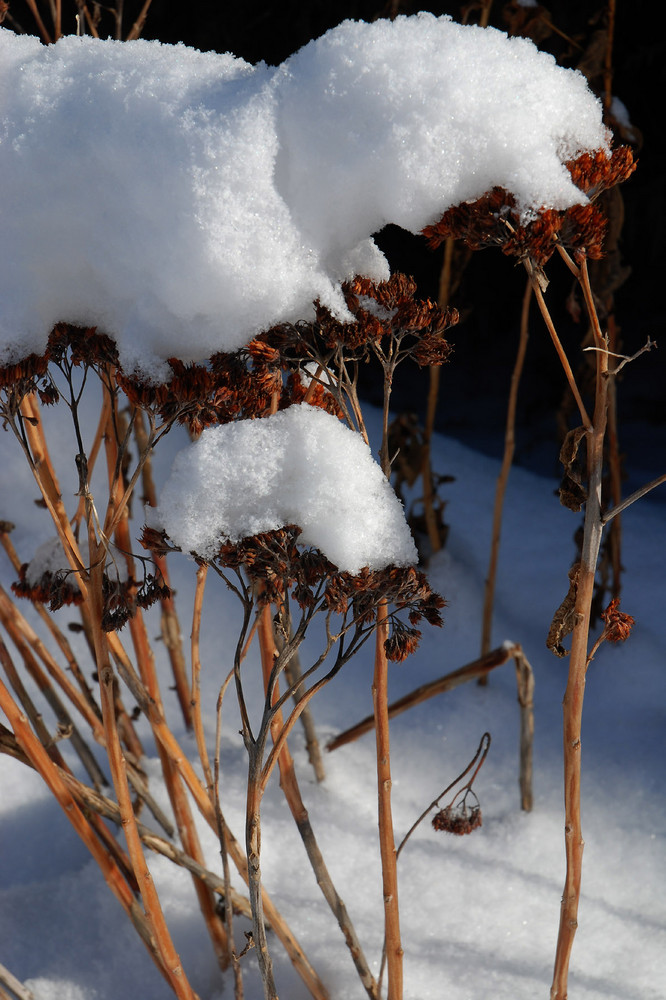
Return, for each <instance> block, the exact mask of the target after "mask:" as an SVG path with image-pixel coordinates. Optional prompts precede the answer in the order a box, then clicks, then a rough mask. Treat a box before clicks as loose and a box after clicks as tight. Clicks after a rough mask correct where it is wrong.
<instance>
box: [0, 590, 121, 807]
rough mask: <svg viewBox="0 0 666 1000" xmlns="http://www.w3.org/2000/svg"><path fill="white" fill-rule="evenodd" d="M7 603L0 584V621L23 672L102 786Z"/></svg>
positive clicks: (96, 767) (89, 755) (96, 766)
mask: <svg viewBox="0 0 666 1000" xmlns="http://www.w3.org/2000/svg"><path fill="white" fill-rule="evenodd" d="M7 602H8V598H7V595H6V594H5V592H4V591H3V589H2V587H0V620H2V622H3V624H4V626H5V628H6V630H7V634H8V635H9V636H10V638H11V640H12V642H13V643H14V645H15V646H16V649H17V650H18V652H19V654H20V656H21V659H22V660H23V664H24V666H25V668H26V672H27V673H28V674H29V675H30V677H31V678H32V679H33V681H34V682H35V684H36V685H37V688H38V690H39V691H40V693H41V694H42V696H43V697H44V699H45V701H46V702H47V703H48V705H49V706H50V708H51V710H52V711H53V713H54V715H55V717H56V719H57V720H58V726H59V728H60V731H61V732H63V733H66V734H67V737H68V739H69V740H70V742H71V744H72V747H73V749H74V750H75V752H76V753H77V755H78V757H79V760H80V761H81V763H82V764H83V766H84V768H85V769H86V771H87V772H88V774H89V776H90V778H91V780H92V782H93V784H95V785H96V786H97V787H101V786H102V785H104V784H106V778H105V777H104V774H103V772H102V770H101V769H100V766H99V764H98V763H97V761H96V759H95V757H94V756H93V754H92V751H91V750H90V748H89V746H88V744H87V743H86V742H85V740H84V739H83V737H82V736H81V733H80V732H79V729H78V728H77V726H76V725H75V724H74V721H73V719H72V717H71V715H70V713H69V711H68V709H67V708H66V706H65V704H64V703H63V701H62V699H61V698H60V696H59V695H58V693H57V691H56V690H55V689H54V688H53V686H52V685H51V682H50V681H49V678H48V676H47V675H46V673H45V672H44V671H43V670H42V668H41V667H40V665H39V663H38V662H37V659H36V657H35V656H34V654H33V652H32V650H31V649H30V646H29V645H28V643H27V642H26V641H25V639H24V637H23V634H22V633H21V631H20V630H19V629H18V628H17V627H16V624H15V620H14V617H13V616H12V615H9V616H8V615H7V614H6V611H7V608H6V604H7ZM8 603H9V605H10V607H11V606H12V605H11V601H9V602H8ZM73 690H74V694H78V692H76V690H75V689H73ZM95 722H97V720H95Z"/></svg>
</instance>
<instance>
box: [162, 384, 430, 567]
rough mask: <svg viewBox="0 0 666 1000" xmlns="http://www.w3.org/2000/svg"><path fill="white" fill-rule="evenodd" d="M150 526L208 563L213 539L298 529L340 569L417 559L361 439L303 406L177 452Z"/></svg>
mask: <svg viewBox="0 0 666 1000" xmlns="http://www.w3.org/2000/svg"><path fill="white" fill-rule="evenodd" d="M146 513H147V516H148V517H149V519H150V525H151V527H155V528H159V529H164V531H166V533H167V535H168V536H169V538H170V539H171V540H172V541H173V542H174V543H175V544H176V545H178V546H179V547H180V548H182V549H183V550H185V551H187V552H196V553H197V554H198V555H200V556H204V557H206V558H212V557H213V556H214V555H215V552H216V551H217V549H218V547H219V545H220V543H221V542H222V541H224V540H226V539H229V540H230V541H231V542H238V541H240V539H241V538H245V537H247V536H250V535H255V534H259V533H261V532H265V531H274V530H276V529H278V528H281V527H284V526H285V525H287V524H297V525H298V526H299V527H300V528H301V529H302V534H301V536H300V538H299V541H300V542H302V543H303V544H305V545H313V546H315V547H316V548H318V549H319V550H320V551H321V552H323V553H324V555H325V556H326V557H327V558H328V559H330V561H331V562H332V563H334V564H335V565H336V566H337V567H338V569H340V570H342V571H344V572H348V573H358V572H359V571H360V570H361V569H362V568H363V567H365V566H367V567H369V568H370V569H384V568H385V567H386V566H389V565H397V566H410V565H413V564H415V563H416V562H417V559H418V556H417V552H416V548H415V546H414V542H413V540H412V537H411V534H410V531H409V528H408V526H407V522H406V521H405V517H404V511H403V508H402V505H401V503H400V501H399V500H398V499H397V497H396V495H395V493H394V492H393V489H392V488H391V485H390V483H389V482H388V480H387V479H386V477H385V476H384V475H383V473H382V471H381V469H380V467H379V465H378V464H377V462H375V460H374V459H373V457H372V455H371V452H370V449H369V448H368V446H367V445H366V444H365V442H364V441H363V440H362V438H361V436H360V435H359V434H357V433H355V432H354V431H351V430H350V429H349V428H348V427H346V426H345V425H344V424H342V423H341V422H340V421H339V420H338V419H337V417H334V416H331V414H329V413H326V412H324V411H323V410H320V409H318V408H317V407H314V406H309V405H308V404H306V403H302V404H298V405H295V406H290V407H289V408H288V409H286V410H282V411H280V412H279V413H276V414H274V415H273V416H270V417H265V418H262V419H259V420H240V421H237V422H235V423H231V424H224V425H222V426H219V427H211V428H208V429H207V430H205V431H204V432H203V434H202V435H201V437H200V438H199V440H198V441H197V442H196V443H195V444H192V445H189V446H188V447H187V448H185V449H184V450H182V451H181V452H179V453H178V455H176V458H175V461H174V463H173V468H172V471H171V476H170V478H169V480H168V481H167V483H166V485H165V487H164V489H163V491H162V494H161V497H160V501H159V505H158V507H157V508H155V509H150V508H147V510H146Z"/></svg>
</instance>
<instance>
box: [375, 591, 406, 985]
mask: <svg viewBox="0 0 666 1000" xmlns="http://www.w3.org/2000/svg"><path fill="white" fill-rule="evenodd" d="M387 638H388V611H387V607H386V602H385V601H382V602H381V603H380V605H379V607H378V609H377V631H376V641H375V672H374V678H373V682H372V705H373V710H374V717H375V734H376V744H377V791H378V811H379V852H380V856H381V862H382V891H383V896H384V928H385V930H384V935H385V942H386V945H385V946H386V962H387V967H388V1000H402V959H403V948H402V942H401V939H400V914H399V909H398V869H397V859H396V849H395V837H394V835H393V815H392V811H391V754H390V744H389V718H388V661H387V659H386V650H385V648H384V643H385V642H386V640H387Z"/></svg>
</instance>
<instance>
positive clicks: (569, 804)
mask: <svg viewBox="0 0 666 1000" xmlns="http://www.w3.org/2000/svg"><path fill="white" fill-rule="evenodd" d="M579 280H580V284H581V288H582V291H583V297H584V299H585V304H586V306H587V311H588V315H589V319H590V324H591V327H592V331H593V335H594V340H595V346H596V347H599V348H601V349H600V350H598V351H597V352H596V358H597V367H596V384H595V405H594V418H593V423H592V425H591V427H590V429H589V430H588V432H587V479H588V496H587V501H586V505H585V520H584V525H583V542H582V549H581V560H580V570H579V574H578V582H577V592H576V602H575V608H574V618H575V625H574V628H573V632H572V641H571V652H570V654H569V676H568V680H567V686H566V691H565V694H564V700H563V742H564V803H565V827H564V829H565V854H566V875H565V882H564V890H563V893H562V906H561V910H560V926H559V932H558V938H557V948H556V952H555V967H554V971H553V983H552V986H551V992H550V996H551V1000H566V997H567V995H568V975H569V962H570V958H571V951H572V948H573V943H574V937H575V934H576V928H577V926H578V903H579V899H580V887H581V877H582V863H583V846H584V841H583V835H582V829H581V816H580V793H581V745H582V744H581V726H582V714H583V698H584V694H585V675H586V671H587V664H588V644H589V630H590V613H591V607H592V599H593V596H594V580H595V574H596V568H597V560H598V557H599V549H600V546H601V536H602V531H603V520H602V507H601V487H602V472H603V461H604V438H605V433H606V417H607V410H608V379H609V369H608V353H607V350H604V349H603V348H604V347H607V344H606V341H605V338H604V337H603V335H602V333H601V329H600V327H599V321H598V318H597V314H596V309H595V305H594V300H593V296H592V291H591V288H590V283H589V278H588V273H587V266H586V262H585V259H584V258H581V260H580V272H579Z"/></svg>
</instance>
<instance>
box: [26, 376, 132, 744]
mask: <svg viewBox="0 0 666 1000" xmlns="http://www.w3.org/2000/svg"><path fill="white" fill-rule="evenodd" d="M21 412H22V414H23V416H24V429H25V435H26V439H27V450H26V452H25V454H26V458H27V460H28V464H29V466H30V469H31V471H32V473H33V476H34V477H35V481H36V483H37V485H38V487H39V490H40V492H41V494H42V498H43V500H44V502H45V504H46V507H47V510H48V511H49V513H50V514H51V517H52V519H53V523H54V525H55V528H56V531H57V533H58V537H59V538H60V541H61V543H62V546H63V549H64V552H65V557H66V559H67V562H68V563H69V565H70V567H71V569H72V570H73V571H74V572H75V573H76V580H77V583H78V585H79V588H80V590H81V593H82V595H83V599H84V600H83V604H82V605H81V607H80V611H81V617H82V620H83V624H84V628H85V629H86V634H87V635H89V636H90V635H92V624H91V621H90V613H89V600H88V584H89V575H88V570H87V569H86V567H85V566H84V565H83V561H82V558H81V553H80V551H79V546H78V542H77V540H76V538H75V536H74V533H73V531H72V526H71V524H70V522H69V518H68V517H67V511H66V510H65V506H64V504H63V502H62V495H61V493H60V488H59V486H58V480H57V477H56V474H55V470H54V468H53V464H52V462H51V459H50V455H49V450H48V446H47V443H46V438H45V435H44V426H43V423H42V420H41V414H40V412H39V405H38V403H37V399H36V397H35V395H34V394H31V395H28V396H26V397H25V399H24V400H23V402H22V404H21ZM21 443H23V442H22V441H21ZM118 726H119V727H120V729H121V731H122V734H123V739H124V741H125V743H126V745H127V747H128V749H129V750H131V752H132V753H133V754H134V756H135V757H137V758H140V757H141V756H142V754H143V747H142V746H141V742H140V740H139V738H138V736H137V735H136V731H135V729H134V726H133V725H132V721H131V719H130V717H129V715H128V714H127V712H126V711H125V710H124V708H123V707H122V705H121V703H120V702H119V703H118Z"/></svg>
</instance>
